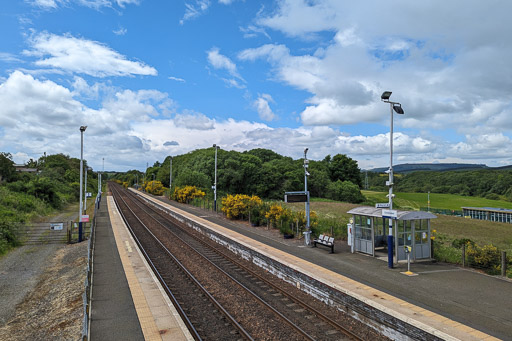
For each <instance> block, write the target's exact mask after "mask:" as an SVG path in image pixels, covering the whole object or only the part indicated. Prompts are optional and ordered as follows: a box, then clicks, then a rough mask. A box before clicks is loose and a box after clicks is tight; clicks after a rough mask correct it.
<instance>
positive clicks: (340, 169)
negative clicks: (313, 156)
mask: <svg viewBox="0 0 512 341" xmlns="http://www.w3.org/2000/svg"><path fill="white" fill-rule="evenodd" d="M324 160H326V161H327V160H328V166H327V167H328V169H329V176H330V179H331V181H333V182H336V181H338V180H340V181H350V182H352V183H355V184H356V185H357V186H359V187H361V186H362V181H361V170H360V169H359V166H358V165H357V161H355V160H353V159H351V158H349V157H348V156H346V155H344V154H336V155H334V157H333V158H332V159H330V157H329V158H328V157H326V158H325V159H324Z"/></svg>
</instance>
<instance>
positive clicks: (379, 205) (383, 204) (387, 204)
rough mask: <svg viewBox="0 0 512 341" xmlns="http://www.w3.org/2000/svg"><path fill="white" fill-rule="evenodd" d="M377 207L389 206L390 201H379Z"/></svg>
mask: <svg viewBox="0 0 512 341" xmlns="http://www.w3.org/2000/svg"><path fill="white" fill-rule="evenodd" d="M375 208H389V202H378V203H376V204H375Z"/></svg>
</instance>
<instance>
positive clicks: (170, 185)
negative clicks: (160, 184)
mask: <svg viewBox="0 0 512 341" xmlns="http://www.w3.org/2000/svg"><path fill="white" fill-rule="evenodd" d="M171 188H172V156H171V158H170V160H169V199H170V198H171V195H172V192H171V191H172V190H171Z"/></svg>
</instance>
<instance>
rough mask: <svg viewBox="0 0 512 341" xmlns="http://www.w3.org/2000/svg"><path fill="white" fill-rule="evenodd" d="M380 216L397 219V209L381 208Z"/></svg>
mask: <svg viewBox="0 0 512 341" xmlns="http://www.w3.org/2000/svg"><path fill="white" fill-rule="evenodd" d="M382 218H389V219H397V218H398V211H397V210H382Z"/></svg>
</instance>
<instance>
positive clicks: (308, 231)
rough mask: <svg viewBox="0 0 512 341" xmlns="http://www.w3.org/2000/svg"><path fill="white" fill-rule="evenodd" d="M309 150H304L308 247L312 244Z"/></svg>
mask: <svg viewBox="0 0 512 341" xmlns="http://www.w3.org/2000/svg"><path fill="white" fill-rule="evenodd" d="M308 150H309V148H306V149H304V192H305V193H306V195H307V200H306V202H305V203H304V205H305V211H306V232H304V243H305V244H306V245H309V244H310V238H311V228H310V221H309V192H308V176H309V172H308V167H309V160H308V158H307V155H306V154H307V153H308Z"/></svg>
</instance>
